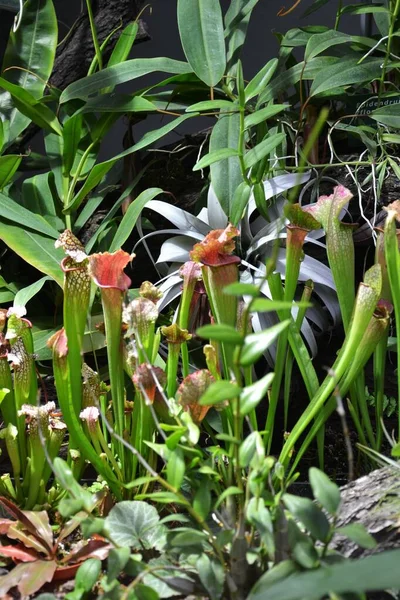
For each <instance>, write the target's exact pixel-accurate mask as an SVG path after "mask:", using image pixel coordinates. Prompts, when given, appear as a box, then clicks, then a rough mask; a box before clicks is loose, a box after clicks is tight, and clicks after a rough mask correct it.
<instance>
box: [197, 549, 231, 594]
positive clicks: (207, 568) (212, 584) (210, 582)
mask: <svg viewBox="0 0 400 600" xmlns="http://www.w3.org/2000/svg"><path fill="white" fill-rule="evenodd" d="M196 569H197V572H198V574H199V578H200V581H201V583H202V584H203V585H204V587H205V589H206V590H207V593H208V595H209V597H210V599H211V600H219V599H220V598H221V596H222V593H223V591H224V583H225V570H224V567H223V565H221V563H219V562H218V561H217V560H216V559H215V558H210V557H209V556H208V555H207V554H201V555H200V556H199V558H198V559H197V561H196Z"/></svg>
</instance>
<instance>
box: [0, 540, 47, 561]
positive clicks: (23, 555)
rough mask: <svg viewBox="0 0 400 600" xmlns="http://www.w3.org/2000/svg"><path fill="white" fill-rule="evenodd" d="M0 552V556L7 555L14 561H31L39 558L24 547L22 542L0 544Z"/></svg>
mask: <svg viewBox="0 0 400 600" xmlns="http://www.w3.org/2000/svg"><path fill="white" fill-rule="evenodd" d="M0 554H1V555H2V556H9V557H10V558H12V559H13V560H14V561H15V562H23V563H26V562H33V561H35V560H38V558H40V555H39V554H38V553H37V552H35V550H31V549H29V548H25V546H23V545H22V544H16V545H15V546H0Z"/></svg>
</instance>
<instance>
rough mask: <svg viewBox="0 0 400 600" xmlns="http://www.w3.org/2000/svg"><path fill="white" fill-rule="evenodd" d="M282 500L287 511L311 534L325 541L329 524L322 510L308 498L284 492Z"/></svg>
mask: <svg viewBox="0 0 400 600" xmlns="http://www.w3.org/2000/svg"><path fill="white" fill-rule="evenodd" d="M283 502H284V503H285V506H286V508H287V509H288V511H289V512H290V513H291V514H292V515H293V516H294V517H295V518H296V519H298V520H299V521H300V522H301V523H302V524H303V525H304V527H305V528H306V529H308V531H309V532H310V533H311V535H312V536H313V537H314V538H315V539H317V540H319V541H321V542H326V541H327V539H328V536H329V532H330V525H329V521H328V519H327V517H326V516H325V514H324V513H323V512H322V510H321V509H320V508H319V507H318V506H317V505H316V504H314V502H313V501H312V500H310V499H309V498H302V497H300V496H294V495H293V494H284V495H283Z"/></svg>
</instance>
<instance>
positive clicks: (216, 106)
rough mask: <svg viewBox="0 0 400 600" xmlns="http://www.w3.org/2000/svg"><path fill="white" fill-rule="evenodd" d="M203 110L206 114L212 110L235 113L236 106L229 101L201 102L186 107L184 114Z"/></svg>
mask: <svg viewBox="0 0 400 600" xmlns="http://www.w3.org/2000/svg"><path fill="white" fill-rule="evenodd" d="M203 110H206V111H207V112H209V111H214V110H226V111H237V110H238V106H237V104H234V103H233V102H232V101H231V100H202V101H201V102H196V103H195V104H191V105H190V106H188V107H187V109H186V112H201V111H203Z"/></svg>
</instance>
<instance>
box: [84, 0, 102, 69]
mask: <svg viewBox="0 0 400 600" xmlns="http://www.w3.org/2000/svg"><path fill="white" fill-rule="evenodd" d="M86 6H87V11H88V17H89V23H90V31H91V32H92V39H93V46H94V49H95V52H96V57H97V64H98V65H99V71H101V70H102V68H103V57H102V55H101V50H100V44H99V40H98V37H97V30H96V24H95V22H94V16H93V11H92V3H91V0H86Z"/></svg>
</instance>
